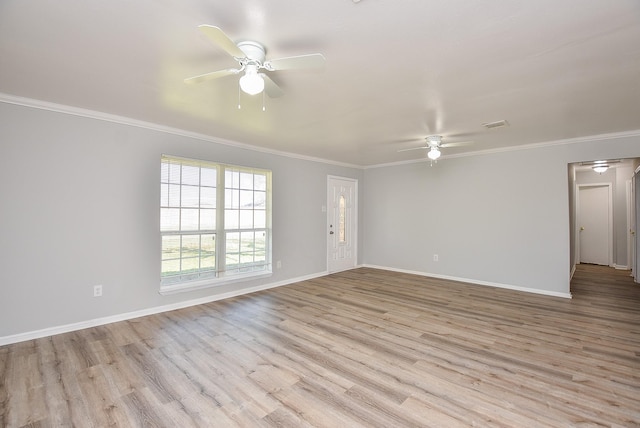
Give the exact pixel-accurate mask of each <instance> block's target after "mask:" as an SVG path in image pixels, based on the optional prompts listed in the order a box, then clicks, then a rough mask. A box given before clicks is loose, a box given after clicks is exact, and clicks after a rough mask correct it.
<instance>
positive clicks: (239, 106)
mask: <svg viewBox="0 0 640 428" xmlns="http://www.w3.org/2000/svg"><path fill="white" fill-rule="evenodd" d="M241 108H242V106H241V105H240V83H238V110H240V109H241Z"/></svg>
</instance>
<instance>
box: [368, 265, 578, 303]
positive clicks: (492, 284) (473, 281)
mask: <svg viewBox="0 0 640 428" xmlns="http://www.w3.org/2000/svg"><path fill="white" fill-rule="evenodd" d="M362 267H368V268H373V269H382V270H388V271H391V272H400V273H408V274H411V275H420V276H426V277H429V278H438V279H446V280H449V281H457V282H464V283H467V284H476V285H484V286H488V287H496V288H505V289H507V290H514V291H522V292H525V293H533V294H542V295H545V296H552V297H562V298H565V299H571V293H570V292H568V293H562V292H559V291H547V290H540V289H537V288H528V287H520V286H517V285H510V284H501V283H499V282H490V281H480V280H476V279H469V278H460V277H457V276H449V275H440V274H436V273H429V272H421V271H415V270H408V269H397V268H392V267H388V266H377V265H369V264H364V265H362Z"/></svg>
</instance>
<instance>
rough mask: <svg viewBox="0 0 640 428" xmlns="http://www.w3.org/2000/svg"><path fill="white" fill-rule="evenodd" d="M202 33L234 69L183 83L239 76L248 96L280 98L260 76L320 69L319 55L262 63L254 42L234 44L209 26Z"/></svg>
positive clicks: (262, 49)
mask: <svg viewBox="0 0 640 428" xmlns="http://www.w3.org/2000/svg"><path fill="white" fill-rule="evenodd" d="M198 28H199V29H200V31H202V32H203V33H204V34H205V35H206V36H207V37H208V38H209V40H211V41H212V42H213V43H214V44H216V45H218V46H219V47H221V48H222V49H224V50H225V51H226V52H227V53H228V54H229V55H231V56H232V57H233V58H234V59H235V60H236V61H238V65H239V67H238V68H227V69H225V70H218V71H212V72H210V73H205V74H201V75H199V76H193V77H189V78H187V79H184V82H185V83H189V84H191V83H200V82H204V81H206V80H211V79H218V78H221V77H226V76H231V75H237V74H241V73H243V74H242V76H241V77H240V89H242V91H243V92H245V93H247V94H249V95H256V94H259V93H261V92H262V91H264V92H266V94H267V95H269V97H271V98H277V97H280V96H282V95H283V94H284V92H283V91H282V89H281V88H280V87H279V86H278V85H277V84H276V83H275V82H274V81H273V80H271V78H270V77H269V76H268V75H267V74H266V73H265V72H264V71H266V72H271V71H280V70H293V69H298V70H299V69H309V68H318V67H322V66H323V65H324V62H325V59H324V56H323V55H322V54H319V53H314V54H308V55H298V56H291V57H286V58H279V59H272V60H268V61H267V60H266V49H265V47H264V46H263V45H261V44H260V43H258V42H255V41H251V40H246V41H241V42H238V43H235V42H234V41H233V40H231V39H230V38H229V36H227V35H226V34H225V33H224V32H223V31H222V30H221V29H220V28H218V27H214V26H213V25H204V24H203V25H199V26H198Z"/></svg>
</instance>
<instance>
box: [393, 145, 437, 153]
mask: <svg viewBox="0 0 640 428" xmlns="http://www.w3.org/2000/svg"><path fill="white" fill-rule="evenodd" d="M429 148H430V147H429V146H421V147H412V148H410V149H400V150H398V153H400V152H408V151H411V150H421V149H429Z"/></svg>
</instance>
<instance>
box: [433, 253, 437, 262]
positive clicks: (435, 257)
mask: <svg viewBox="0 0 640 428" xmlns="http://www.w3.org/2000/svg"><path fill="white" fill-rule="evenodd" d="M433 261H434V262H437V261H438V255H437V254H434V255H433Z"/></svg>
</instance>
